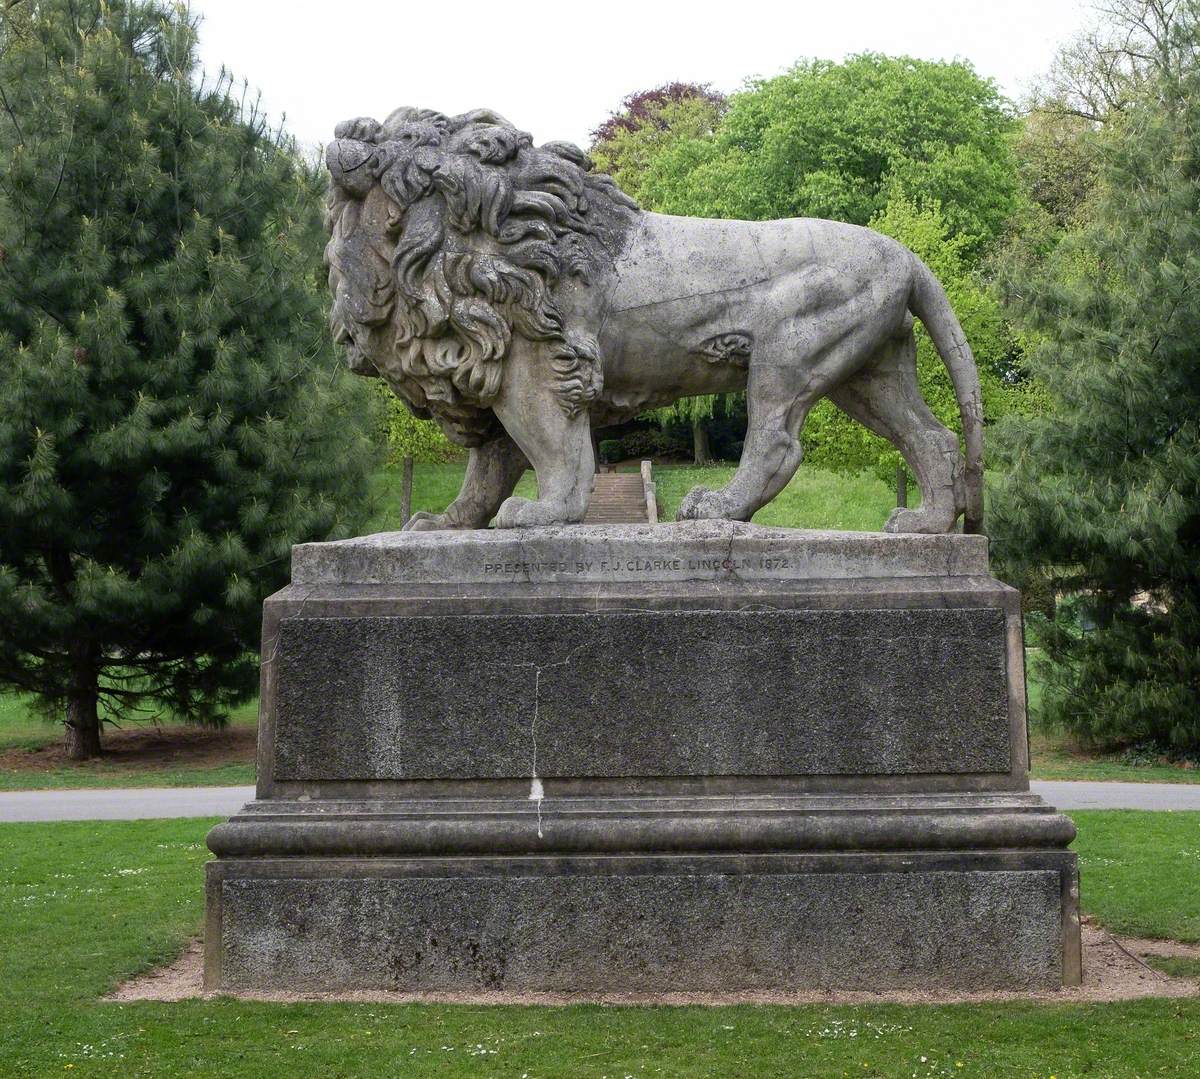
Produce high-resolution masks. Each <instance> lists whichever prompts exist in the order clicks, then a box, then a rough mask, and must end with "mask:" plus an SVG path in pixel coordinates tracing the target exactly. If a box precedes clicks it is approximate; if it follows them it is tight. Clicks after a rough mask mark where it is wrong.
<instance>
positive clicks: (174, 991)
mask: <svg viewBox="0 0 1200 1079" xmlns="http://www.w3.org/2000/svg"><path fill="white" fill-rule="evenodd" d="M1142 955H1154V956H1182V957H1187V958H1191V957H1197V956H1200V945H1195V944H1179V943H1176V942H1174V941H1163V940H1138V939H1134V938H1116V937H1113V936H1112V935H1111V934H1110V933H1107V932H1105V931H1104V930H1103V929H1099V928H1096V927H1095V926H1089V925H1085V926H1084V927H1083V985H1081V986H1075V987H1071V988H1064V989H1059V990H1052V991H1037V992H1003V993H1000V992H993V993H955V992H913V991H904V992H888V993H862V992H853V993H849V992H838V991H835V990H830V991H827V992H822V991H805V992H797V993H728V994H720V995H717V994H711V993H666V994H657V995H646V994H635V993H631V994H619V993H603V994H596V995H590V994H580V995H566V994H561V993H495V992H493V993H401V992H378V991H372V992H355V993H284V992H276V993H229V994H221V995H225V996H233V997H237V998H239V999H241V1000H264V1001H277V1002H280V1003H291V1002H295V1001H322V1000H329V1001H354V1002H362V1003H368V1002H370V1003H383V1004H413V1003H418V1004H421V1003H424V1004H551V1005H564V1004H583V1003H596V1004H653V1005H661V1004H668V1005H670V1004H701V1005H721V1004H956V1003H981V1002H984V1001H1022V1000H1035V1001H1044V1002H1045V1003H1048V1004H1080V1003H1102V1002H1108V1001H1117V1000H1135V999H1138V998H1140V997H1192V996H1200V983H1198V982H1195V981H1192V980H1191V979H1188V978H1173V977H1170V976H1168V975H1166V974H1163V973H1162V972H1161V971H1157V970H1153V969H1152V968H1151V967H1149V966H1147V965H1146V964H1145V963H1144V962H1142V960H1141V959H1140V956H1142ZM202 971H203V954H202V948H201V944H200V941H198V940H197V941H193V942H192V943H190V944H189V945H188V947H187V948H186V949H185V950H184V952H183V954H182V955H180V957H179V958H178V959H176V960H175V961H174V962H173V963H170V964H169V965H167V966H165V967H160V968H159V969H158V970H153V971H150V972H149V973H147V974H142V975H139V976H138V977H136V978H133V979H131V980H130V981H128V982H126V983H125V984H124V985H122V986H120V987H119V988H118V989H117V990H116V991H115V992H114V993H113V994H112V995H111V996H110V997H109V998H108V999H109V1000H117V1001H133V1000H158V1001H179V1000H191V999H193V998H196V997H204V996H216V995H218V994H206V993H205V992H204V990H203V986H202Z"/></svg>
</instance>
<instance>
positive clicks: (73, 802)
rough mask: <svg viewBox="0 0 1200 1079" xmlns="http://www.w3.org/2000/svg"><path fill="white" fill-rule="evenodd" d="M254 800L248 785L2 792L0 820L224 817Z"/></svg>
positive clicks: (251, 788) (252, 792) (0, 794)
mask: <svg viewBox="0 0 1200 1079" xmlns="http://www.w3.org/2000/svg"><path fill="white" fill-rule="evenodd" d="M253 797H254V788H253V787H142V788H137V787H131V788H128V789H120V790H118V789H115V788H114V789H109V790H81V791H5V792H3V793H0V821H34V820H141V819H144V818H147V817H228V816H231V815H232V814H234V813H236V812H237V811H238V810H239V809H241V808H242V806H244V805H245V804H246V803H247V802H248V801H250V799H251V798H253Z"/></svg>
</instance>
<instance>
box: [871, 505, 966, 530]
mask: <svg viewBox="0 0 1200 1079" xmlns="http://www.w3.org/2000/svg"><path fill="white" fill-rule="evenodd" d="M956 520H957V515H956V514H953V513H952V511H948V510H947V511H942V512H939V511H933V510H926V509H925V508H924V507H921V508H920V509H915V510H909V509H902V508H900V507H899V506H897V507H896V508H895V509H894V510H892V512H891V515H890V516H889V517H888V519H887V524H885V525H884V526H883V530H884V531H885V532H903V533H916V534H921V535H927V536H928V535H933V536H940V535H942V534H944V533H946V532H953V531H954V522H955V521H956Z"/></svg>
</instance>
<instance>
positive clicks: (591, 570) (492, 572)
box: [483, 552, 797, 577]
mask: <svg viewBox="0 0 1200 1079" xmlns="http://www.w3.org/2000/svg"><path fill="white" fill-rule="evenodd" d="M796 565H797V564H796V561H795V559H793V558H791V557H787V556H784V555H749V556H746V555H739V556H737V557H733V558H730V557H729V556H728V555H726V554H725V553H723V552H722V553H714V554H713V555H711V556H708V555H700V556H693V557H688V558H683V557H680V558H598V559H594V560H591V561H587V562H485V563H483V574H484V576H485V577H541V576H547V575H557V574H568V575H572V576H595V575H600V576H603V575H605V574H623V573H634V574H642V575H646V576H654V575H655V574H671V573H684V572H687V573H695V572H696V571H698V570H700V571H709V572H712V573H720V572H725V573H739V572H746V571H750V572H755V573H778V572H782V571H784V570H790V569H793V568H796Z"/></svg>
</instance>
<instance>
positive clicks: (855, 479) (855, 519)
mask: <svg viewBox="0 0 1200 1079" xmlns="http://www.w3.org/2000/svg"><path fill="white" fill-rule="evenodd" d="M733 473H734V466H733V465H714V466H712V467H711V468H694V467H672V466H670V465H667V466H657V465H656V466H655V469H654V482H655V486H656V489H657V493H658V501H659V506H660V508H661V510H662V516H663V519H664V520H667V521H673V520H674V519H675V512H676V511H677V510H678V509H679V503H680V501H681V500H682V498H683V496H684V495H685V494H687V492H688V491H690V490H691V489H692V488H693V487H696V486H703V487H720V486H722V485H723V484H725V483H727V482H728V481H729V478H730V477H731V476H732V475H733ZM895 505H896V492H895V490H893V489H892V488H889V487H888V485H887V484H886V483H884V482H883V481H882V480H879V479H878V478H876V477H875V476H871V475H867V474H865V473H864V474H862V475H859V476H841V475H838V474H836V473H833V472H825V471H822V470H821V469H818V468H806V467H803V466H801V468H800V469H799V470H798V471H797V472H796V475H795V476H793V477H792V481H791V482H790V483H789V484H788V485H787V487H785V488H784V489H783V491H781V492H780V494H779V495H778V497H776V498H775V500H774V501H773V502H769V503H768V504H767V505H765V506H764V507H763V508H762V509H761V510H759V511H758V513H756V514H755V515H754V521H755V523H756V524H760V525H777V526H780V527H784V528H836V529H844V530H846V531H849V532H877V531H878V530H879V529H880V528H882V527H883V523H884V522H885V521H886V520H887V518H888V514H889V513H891V511H892V510H893V509H894V508H895Z"/></svg>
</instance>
